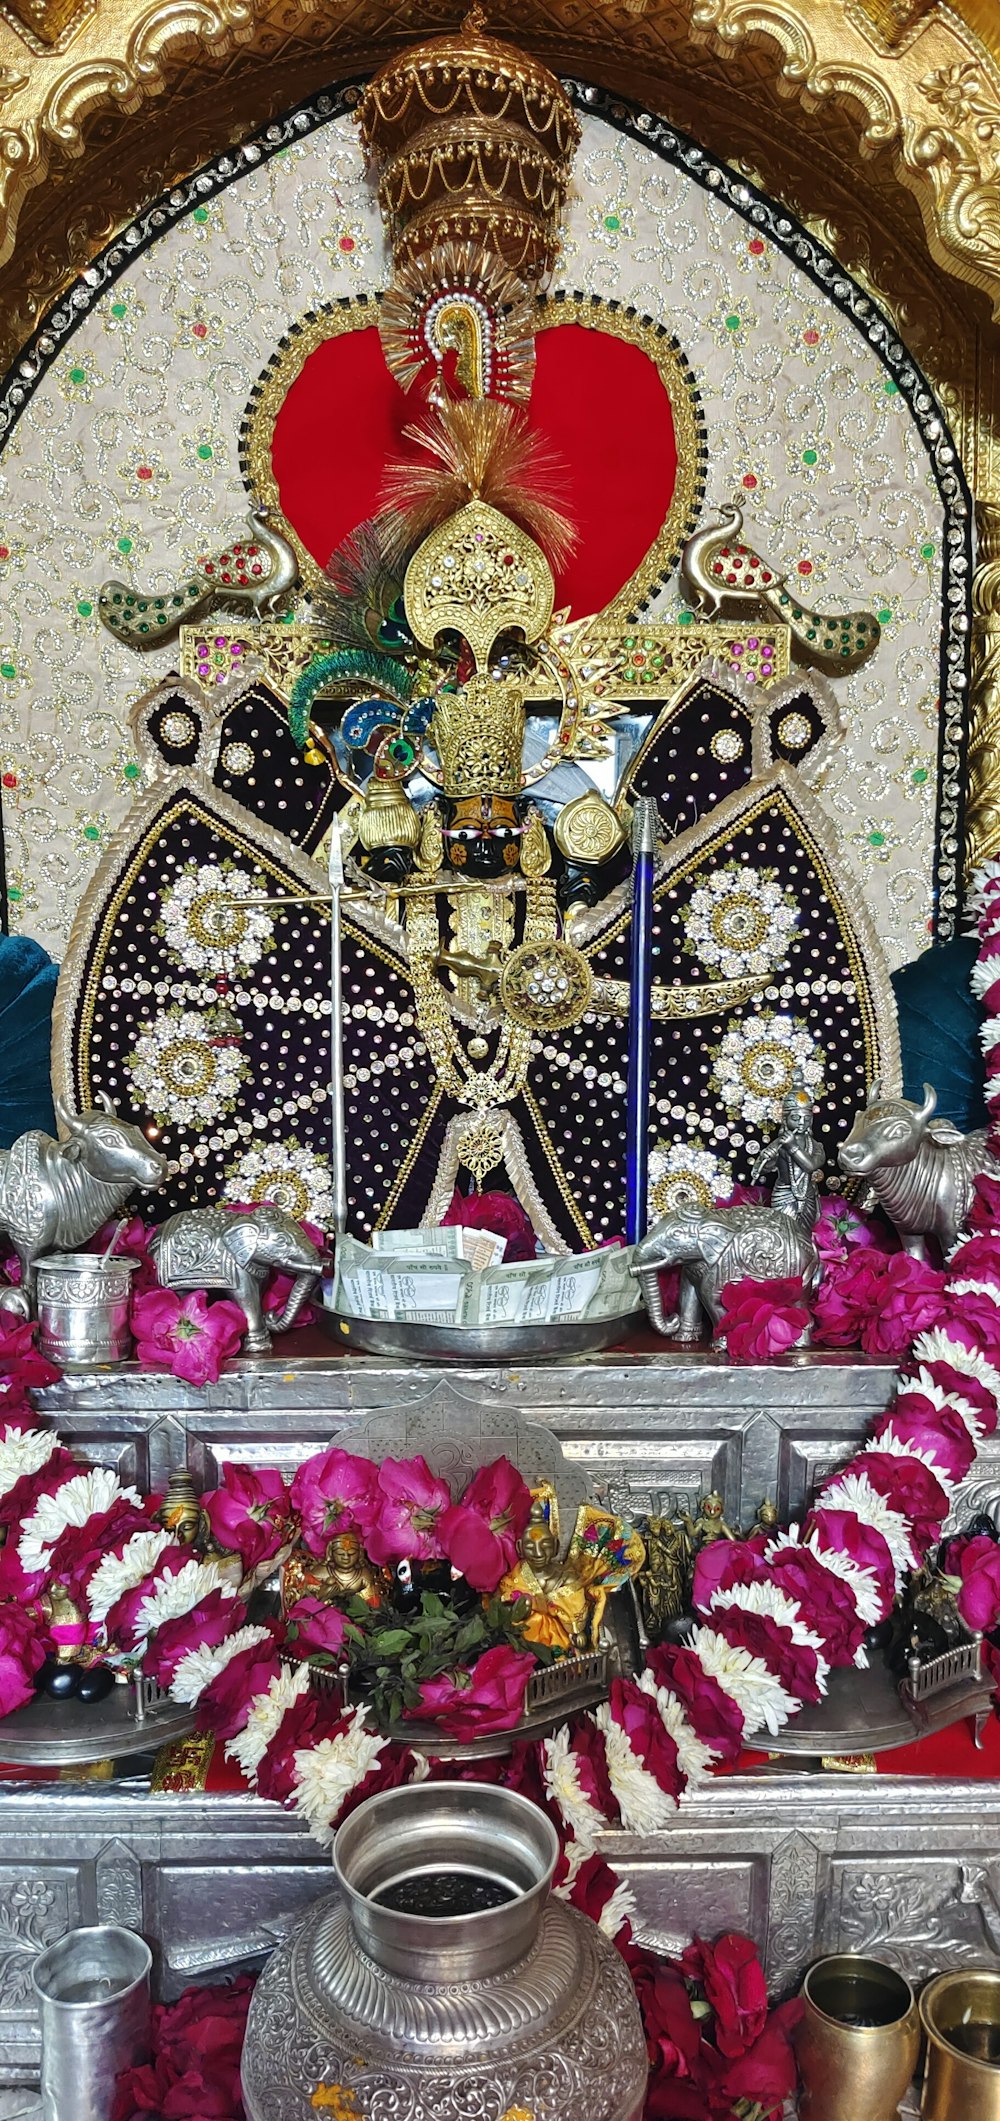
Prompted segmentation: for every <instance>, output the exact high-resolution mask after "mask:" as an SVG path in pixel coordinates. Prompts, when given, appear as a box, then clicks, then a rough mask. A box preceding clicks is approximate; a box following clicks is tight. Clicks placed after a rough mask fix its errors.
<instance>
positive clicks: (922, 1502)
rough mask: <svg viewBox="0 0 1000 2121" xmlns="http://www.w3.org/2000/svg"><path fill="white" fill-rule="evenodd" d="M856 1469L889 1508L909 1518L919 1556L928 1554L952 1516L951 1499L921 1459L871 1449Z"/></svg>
mask: <svg viewBox="0 0 1000 2121" xmlns="http://www.w3.org/2000/svg"><path fill="white" fill-rule="evenodd" d="M855 1466H856V1469H857V1470H858V1471H859V1472H864V1473H866V1474H867V1475H868V1480H869V1484H870V1485H871V1486H872V1487H873V1488H875V1489H877V1491H878V1493H879V1494H880V1495H884V1496H885V1499H886V1501H887V1503H888V1504H889V1508H890V1509H891V1510H899V1511H900V1513H901V1514H902V1516H904V1517H905V1518H906V1521H907V1523H908V1525H909V1527H910V1531H911V1535H912V1538H913V1541H914V1544H915V1545H916V1547H917V1549H918V1554H919V1555H923V1554H925V1553H926V1551H927V1548H928V1547H929V1546H930V1544H931V1541H932V1540H934V1539H937V1538H938V1536H939V1534H940V1531H941V1526H942V1525H943V1523H944V1520H945V1518H946V1517H947V1515H948V1497H947V1495H946V1493H945V1490H944V1489H943V1487H942V1486H941V1483H940V1481H939V1480H935V1478H934V1475H933V1473H932V1472H931V1470H930V1467H929V1466H925V1465H924V1463H923V1461H922V1460H921V1459H919V1458H897V1457H896V1455H895V1453H894V1452H891V1451H873V1450H870V1449H869V1450H867V1451H865V1452H864V1453H863V1454H862V1457H861V1459H860V1460H856V1461H855ZM852 1470H853V1469H852Z"/></svg>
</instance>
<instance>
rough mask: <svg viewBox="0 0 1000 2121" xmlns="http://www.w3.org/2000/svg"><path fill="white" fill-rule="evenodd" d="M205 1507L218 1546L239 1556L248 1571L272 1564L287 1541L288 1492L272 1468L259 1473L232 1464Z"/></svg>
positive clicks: (227, 1467) (263, 1469)
mask: <svg viewBox="0 0 1000 2121" xmlns="http://www.w3.org/2000/svg"><path fill="white" fill-rule="evenodd" d="M202 1505H203V1508H204V1511H205V1515H206V1517H207V1518H208V1523H209V1529H210V1531H211V1534H212V1538H213V1539H214V1540H215V1543H216V1545H217V1546H220V1547H222V1548H223V1549H224V1550H225V1552H226V1553H227V1554H238V1555H239V1557H240V1560H241V1561H242V1563H243V1567H244V1570H245V1571H249V1570H251V1569H256V1568H259V1566H260V1564H261V1562H262V1561H270V1560H271V1559H272V1557H273V1555H275V1554H277V1552H278V1551H279V1548H281V1547H283V1546H284V1544H285V1541H286V1540H287V1538H288V1535H289V1524H288V1517H289V1499H288V1490H287V1488H286V1487H285V1483H284V1481H283V1480H282V1477H281V1474H280V1473H279V1472H277V1471H276V1470H275V1468H274V1467H273V1466H264V1467H262V1468H261V1469H260V1470H259V1471H257V1470H255V1469H254V1468H252V1467H250V1466H238V1465H234V1464H233V1463H232V1461H231V1460H230V1461H229V1463H228V1464H226V1465H225V1466H224V1467H223V1472H222V1479H221V1481H220V1483H219V1486H218V1487H217V1488H215V1489H214V1490H213V1491H212V1493H211V1494H210V1495H205V1496H203V1497H202Z"/></svg>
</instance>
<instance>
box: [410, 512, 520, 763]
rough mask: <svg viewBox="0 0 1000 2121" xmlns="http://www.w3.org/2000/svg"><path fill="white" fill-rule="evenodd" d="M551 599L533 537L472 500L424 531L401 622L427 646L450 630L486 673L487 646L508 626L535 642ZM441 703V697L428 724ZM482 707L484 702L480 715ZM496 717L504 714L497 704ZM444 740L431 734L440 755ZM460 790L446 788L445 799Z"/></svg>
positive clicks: (488, 653)
mask: <svg viewBox="0 0 1000 2121" xmlns="http://www.w3.org/2000/svg"><path fill="white" fill-rule="evenodd" d="M554 601H555V584H554V582H553V580H552V569H551V568H550V566H549V563H548V561H547V560H546V558H545V555H544V553H543V552H542V551H541V550H540V549H539V547H538V546H537V545H536V544H535V541H534V539H533V538H529V537H528V535H527V533H526V531H523V530H519V529H518V528H517V525H516V524H515V523H512V522H511V521H510V520H509V518H508V517H507V516H503V515H500V514H499V513H498V511H497V510H496V509H495V508H490V507H489V506H488V505H487V503H486V502H485V501H479V500H474V501H469V502H468V503H467V505H466V507H465V508H460V509H459V511H458V514H457V515H453V516H449V518H448V521H447V522H446V523H442V524H441V525H440V527H439V528H438V529H437V530H432V531H431V534H430V537H428V538H425V539H424V542H423V544H422V545H421V546H420V548H419V550H418V551H417V552H415V553H414V556H413V558H412V560H411V561H410V564H409V566H408V568H407V570H406V579H405V581H404V583H403V602H404V604H405V606H406V616H407V619H408V620H409V623H410V626H411V627H412V630H413V632H414V633H415V635H416V637H417V640H418V641H422V642H423V644H424V646H425V647H426V648H433V646H434V643H435V641H436V639H437V637H438V635H439V634H440V633H444V632H446V631H448V630H449V629H451V630H453V631H455V632H457V633H461V634H464V636H465V638H466V640H467V641H468V643H469V647H470V648H471V650H472V653H473V655H474V657H475V659H476V663H477V665H478V667H479V670H480V672H485V667H486V664H487V661H488V659H489V655H490V651H491V649H492V647H493V643H494V641H495V640H496V639H497V637H498V635H499V634H501V633H503V632H505V631H507V630H508V629H509V628H510V627H512V626H516V627H519V628H520V630H521V631H522V632H523V634H524V638H525V640H526V641H528V642H532V641H537V640H538V639H539V638H540V636H541V635H542V634H543V633H544V632H545V628H546V626H547V625H548V623H549V620H550V618H551V617H552V606H553V603H554ZM444 705H445V701H444V699H443V698H442V700H440V701H439V703H438V709H437V713H436V715H435V724H436V723H437V722H438V720H439V718H440V716H441V713H442V709H443V707H444ZM486 706H487V703H486V702H484V703H483V709H484V712H485V711H486ZM497 712H499V713H501V714H502V712H503V707H502V700H501V701H498V704H497V707H496V708H495V709H494V713H497ZM443 741H445V739H444V733H443V725H442V732H441V735H440V736H435V743H436V744H437V746H438V750H439V752H441V744H442V742H443ZM441 755H442V764H444V753H442V754H441ZM446 773H447V769H446ZM520 784H521V775H520V764H519V765H518V778H517V786H518V787H520ZM446 786H447V779H446ZM467 792H468V791H467V790H465V789H459V788H455V789H452V788H450V787H449V788H448V793H449V794H462V793H467Z"/></svg>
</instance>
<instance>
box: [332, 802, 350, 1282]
mask: <svg viewBox="0 0 1000 2121" xmlns="http://www.w3.org/2000/svg"><path fill="white" fill-rule="evenodd" d="M343 888H344V849H343V844H342V842H341V837H340V824H339V821H338V819H337V818H334V820H333V823H332V825H331V827H330V1128H331V1162H332V1164H333V1228H334V1235H335V1237H336V1238H337V1239H338V1240H339V1239H340V1238H341V1237H343V1234H344V1231H345V1229H346V1227H347V1142H346V1136H345V1131H344V989H343V980H342V976H341V966H340V894H341V892H342V890H343Z"/></svg>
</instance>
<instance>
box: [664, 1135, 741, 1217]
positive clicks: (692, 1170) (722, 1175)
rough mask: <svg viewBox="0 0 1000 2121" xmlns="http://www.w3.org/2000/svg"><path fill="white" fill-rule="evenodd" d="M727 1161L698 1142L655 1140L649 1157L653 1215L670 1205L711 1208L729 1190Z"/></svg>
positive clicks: (668, 1211)
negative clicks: (714, 1154) (723, 1160)
mask: <svg viewBox="0 0 1000 2121" xmlns="http://www.w3.org/2000/svg"><path fill="white" fill-rule="evenodd" d="M732 1186H733V1174H732V1171H731V1170H730V1168H729V1165H728V1164H724V1163H723V1162H722V1160H721V1158H720V1157H718V1156H713V1154H712V1151H711V1150H710V1149H706V1148H704V1147H703V1146H702V1144H701V1142H697V1141H691V1142H657V1144H656V1147H655V1148H654V1149H653V1150H652V1151H651V1152H650V1158H649V1205H650V1211H651V1213H652V1214H654V1215H669V1213H670V1211H671V1209H672V1208H692V1207H693V1208H711V1207H712V1206H713V1204H714V1203H715V1201H717V1200H720V1199H721V1198H722V1197H723V1196H724V1195H725V1194H727V1193H731V1192H732Z"/></svg>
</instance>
